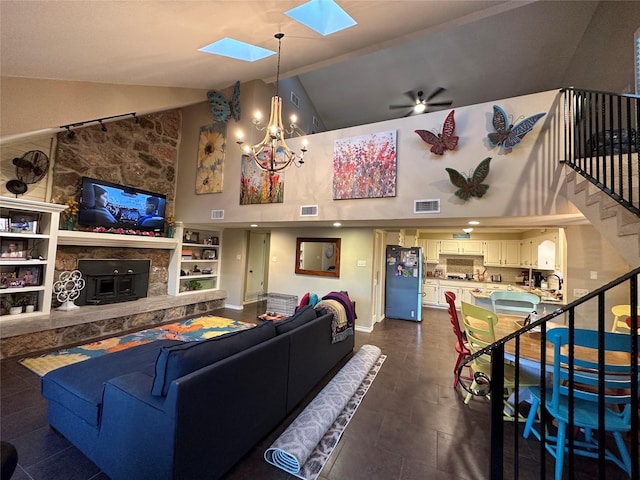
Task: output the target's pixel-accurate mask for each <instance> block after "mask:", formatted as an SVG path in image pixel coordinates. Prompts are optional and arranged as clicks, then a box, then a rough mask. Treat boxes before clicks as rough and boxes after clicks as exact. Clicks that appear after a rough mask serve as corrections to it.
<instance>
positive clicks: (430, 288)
mask: <svg viewBox="0 0 640 480" xmlns="http://www.w3.org/2000/svg"><path fill="white" fill-rule="evenodd" d="M437 304H438V281H437V280H425V282H424V283H423V284H422V305H424V306H428V305H437Z"/></svg>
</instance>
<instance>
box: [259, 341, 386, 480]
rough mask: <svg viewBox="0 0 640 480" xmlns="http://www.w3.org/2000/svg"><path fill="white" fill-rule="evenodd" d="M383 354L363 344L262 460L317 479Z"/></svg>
mask: <svg viewBox="0 0 640 480" xmlns="http://www.w3.org/2000/svg"><path fill="white" fill-rule="evenodd" d="M386 358H387V356H386V355H382V353H381V351H380V349H379V348H378V347H376V346H374V345H363V346H362V348H361V349H360V350H359V351H358V353H356V354H355V355H354V356H353V358H352V359H351V360H349V362H347V364H346V365H345V366H344V367H342V369H341V370H340V371H339V372H338V373H337V374H336V376H335V377H333V378H332V379H331V381H330V382H329V383H328V384H327V385H326V386H325V387H324V388H323V389H322V391H321V392H320V393H319V394H318V395H317V396H316V397H315V398H314V399H313V400H312V401H311V403H309V405H307V406H306V408H305V409H304V410H303V411H302V413H300V415H298V416H297V417H296V419H295V420H294V421H293V422H292V423H291V425H289V426H288V427H287V429H286V430H285V431H284V432H283V433H282V435H280V436H279V437H278V438H277V439H276V441H275V442H273V444H272V445H271V446H270V447H269V448H268V449H267V450H266V451H265V453H264V458H265V460H266V461H267V462H269V463H270V464H272V465H274V466H276V467H278V468H281V469H282V470H284V471H286V472H288V473H290V474H292V475H295V476H296V477H298V478H301V479H303V480H316V479H317V478H318V476H319V475H320V472H321V471H322V468H323V467H324V464H325V463H326V462H327V460H328V459H329V456H330V455H331V452H333V449H334V448H335V447H336V445H337V444H338V441H339V440H340V438H341V437H342V433H343V432H344V430H345V428H347V425H348V423H349V421H350V420H351V418H352V417H353V415H354V413H355V411H356V409H357V408H358V406H359V405H360V402H361V401H362V399H363V397H364V395H365V394H366V393H367V391H368V390H369V387H370V386H371V384H372V383H373V380H374V379H375V378H376V375H377V374H378V371H379V370H380V367H382V364H383V363H384V361H385V359H386Z"/></svg>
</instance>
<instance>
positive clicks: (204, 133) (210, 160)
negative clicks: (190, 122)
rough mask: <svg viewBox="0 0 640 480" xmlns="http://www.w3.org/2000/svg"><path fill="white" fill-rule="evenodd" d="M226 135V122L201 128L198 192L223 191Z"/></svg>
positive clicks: (197, 178)
mask: <svg viewBox="0 0 640 480" xmlns="http://www.w3.org/2000/svg"><path fill="white" fill-rule="evenodd" d="M226 137H227V124H226V123H213V124H211V125H205V126H204V127H201V128H200V140H199V142H198V166H197V168H196V193H198V194H201V193H220V192H222V180H223V178H224V151H225V143H226Z"/></svg>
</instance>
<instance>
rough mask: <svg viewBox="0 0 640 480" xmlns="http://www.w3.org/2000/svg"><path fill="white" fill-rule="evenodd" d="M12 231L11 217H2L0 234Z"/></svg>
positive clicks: (0, 219) (0, 218)
mask: <svg viewBox="0 0 640 480" xmlns="http://www.w3.org/2000/svg"><path fill="white" fill-rule="evenodd" d="M10 231H11V219H10V218H9V217H0V232H10Z"/></svg>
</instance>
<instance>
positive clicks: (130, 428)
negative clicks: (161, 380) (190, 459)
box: [95, 372, 175, 479]
mask: <svg viewBox="0 0 640 480" xmlns="http://www.w3.org/2000/svg"><path fill="white" fill-rule="evenodd" d="M152 381H153V379H152V377H150V376H149V375H145V374H143V373H140V372H134V373H130V374H126V375H123V376H120V377H116V378H114V379H112V380H109V381H108V382H107V383H106V384H105V388H104V394H103V399H102V416H101V417H102V418H101V426H100V433H99V435H98V442H97V448H96V454H95V458H96V460H95V461H96V464H97V465H98V466H99V467H100V468H101V469H102V470H103V471H104V472H105V473H106V474H107V475H108V476H109V477H111V478H114V479H117V478H172V475H173V472H172V469H173V456H174V430H175V424H174V421H173V419H172V418H170V417H169V416H168V415H166V414H165V412H164V402H165V399H164V398H157V397H154V396H152V395H151V383H152Z"/></svg>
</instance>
